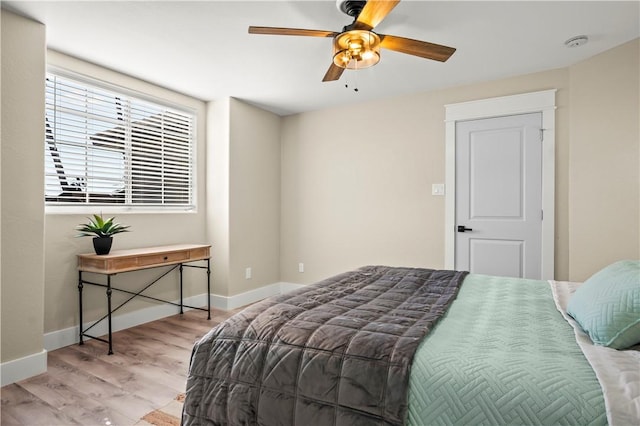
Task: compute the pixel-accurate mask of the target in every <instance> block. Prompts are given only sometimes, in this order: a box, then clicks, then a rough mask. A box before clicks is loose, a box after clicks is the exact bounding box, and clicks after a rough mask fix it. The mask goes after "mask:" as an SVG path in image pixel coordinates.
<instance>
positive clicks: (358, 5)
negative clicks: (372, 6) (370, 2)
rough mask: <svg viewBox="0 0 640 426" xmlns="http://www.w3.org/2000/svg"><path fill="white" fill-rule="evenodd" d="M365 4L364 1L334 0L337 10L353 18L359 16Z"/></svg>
mask: <svg viewBox="0 0 640 426" xmlns="http://www.w3.org/2000/svg"><path fill="white" fill-rule="evenodd" d="M365 4H367V2H366V0H336V6H337V7H338V10H339V11H341V12H342V13H346V14H347V15H349V16H353V17H354V18H356V17H357V16H358V15H360V12H361V11H362V8H363V7H364V5H365Z"/></svg>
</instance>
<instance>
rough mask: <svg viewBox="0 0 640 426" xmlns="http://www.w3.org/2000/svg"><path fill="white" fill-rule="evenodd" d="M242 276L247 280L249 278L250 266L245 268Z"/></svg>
mask: <svg viewBox="0 0 640 426" xmlns="http://www.w3.org/2000/svg"><path fill="white" fill-rule="evenodd" d="M244 277H245V279H247V280H250V279H251V268H247V269H245V270H244Z"/></svg>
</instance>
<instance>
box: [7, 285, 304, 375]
mask: <svg viewBox="0 0 640 426" xmlns="http://www.w3.org/2000/svg"><path fill="white" fill-rule="evenodd" d="M302 287H304V285H302V284H294V283H286V282H278V283H274V284H269V285H266V286H264V287H260V288H257V289H254V290H250V291H247V292H244V293H240V294H235V295H233V296H220V295H217V294H211V295H210V298H211V307H212V308H217V309H223V310H226V311H228V310H232V309H236V308H240V307H242V306H245V305H248V304H251V303H254V302H257V301H259V300H262V299H265V298H267V297H271V296H275V295H278V294H283V293H288V292H289V291H293V290H297V289H299V288H302ZM175 302H176V303H177V301H175ZM184 303H185V304H186V305H191V306H206V305H207V295H206V293H205V294H199V295H197V296H192V297H187V298H185V299H184ZM185 310H189V308H185ZM178 312H179V309H178V307H176V306H173V305H169V304H162V305H157V306H152V307H149V308H145V309H140V310H137V311H134V312H129V313H126V314H122V315H117V316H113V318H112V323H111V327H112V331H113V332H116V331H119V330H124V329H126V328H129V327H134V326H136V325H140V324H144V323H146V322H149V321H155V320H159V319H162V318H165V317H168V316H171V315H175V314H177V313H178ZM91 324H92V323H91V322H90V323H86V324H85V325H84V327H83V328H85V329H86V328H87V327H89V326H90V325H91ZM107 327H108V326H107V323H106V321H102V322H101V323H99V324H98V325H96V326H95V327H93V328H92V329H91V330H90V331H89V333H90V334H92V335H94V336H104V335H105V334H107V333H108V328H107ZM78 333H79V330H78V327H77V326H75V327H69V328H65V329H63V330H56V331H52V332H49V333H46V334H45V335H44V349H43V350H42V352H40V353H36V354H32V355H28V356H26V357H23V358H19V359H16V360H12V361H8V362H4V363H2V364H0V379H1V382H2V386H5V385H8V384H11V383H14V382H17V381H20V380H24V379H27V378H29V377H32V376H35V375H38V374H41V373H45V372H46V371H47V351H53V350H55V349H59V348H62V347H65V346H69V345H73V344H76V343H78V339H79V337H78Z"/></svg>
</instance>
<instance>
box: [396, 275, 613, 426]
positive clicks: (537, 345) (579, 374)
mask: <svg viewBox="0 0 640 426" xmlns="http://www.w3.org/2000/svg"><path fill="white" fill-rule="evenodd" d="M408 403H409V408H408V419H407V424H408V425H414V426H427V425H428V426H431V425H536V424H542V425H555V424H563V425H565V424H568V425H601V424H606V423H607V418H606V413H605V405H604V399H603V396H602V390H601V388H600V385H599V383H598V380H597V378H596V376H595V374H594V372H593V370H592V368H591V366H590V365H589V363H588V362H587V360H586V359H585V357H584V355H583V354H582V351H581V350H580V348H579V346H578V344H577V343H576V340H575V336H574V333H573V330H572V328H571V326H570V325H569V324H568V323H567V322H566V321H565V320H564V318H563V317H562V315H561V314H560V312H558V311H557V309H556V307H555V304H554V301H553V296H552V293H551V289H550V286H549V284H548V283H547V282H546V281H534V280H521V279H514V278H501V277H489V276H483V275H469V276H468V277H467V278H466V280H465V281H464V283H463V285H462V288H461V289H460V292H459V294H458V298H457V299H456V300H455V301H454V302H453V304H452V305H451V307H450V308H449V311H448V312H447V314H446V315H445V317H444V318H443V319H442V320H441V321H440V323H439V324H438V326H436V328H435V329H434V330H433V331H432V332H431V333H430V334H429V335H428V336H427V337H426V338H425V339H424V341H423V342H422V343H421V345H420V347H419V348H418V351H417V353H416V355H415V358H414V361H413V366H412V370H411V378H410V382H409V398H408Z"/></svg>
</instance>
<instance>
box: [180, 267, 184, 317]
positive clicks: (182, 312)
mask: <svg viewBox="0 0 640 426" xmlns="http://www.w3.org/2000/svg"><path fill="white" fill-rule="evenodd" d="M182 269H183V268H182V263H181V264H180V315H182V314H184V311H183V310H182Z"/></svg>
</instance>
